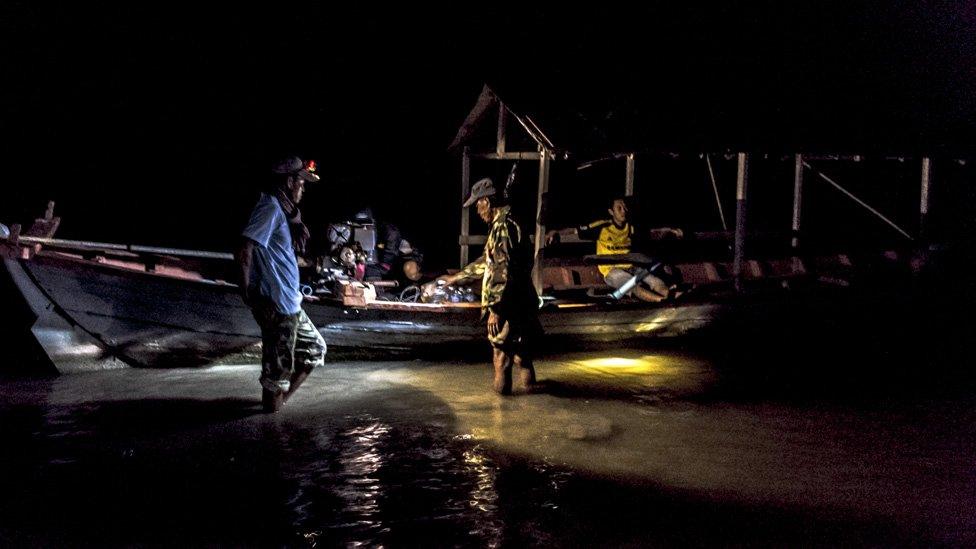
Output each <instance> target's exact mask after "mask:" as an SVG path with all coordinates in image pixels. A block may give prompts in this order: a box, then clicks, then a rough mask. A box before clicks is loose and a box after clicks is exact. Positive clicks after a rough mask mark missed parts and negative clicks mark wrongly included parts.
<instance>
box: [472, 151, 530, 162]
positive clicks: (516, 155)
mask: <svg viewBox="0 0 976 549" xmlns="http://www.w3.org/2000/svg"><path fill="white" fill-rule="evenodd" d="M471 158H478V159H482V160H538V159H539V153H537V152H506V153H504V154H498V153H497V152H491V153H471Z"/></svg>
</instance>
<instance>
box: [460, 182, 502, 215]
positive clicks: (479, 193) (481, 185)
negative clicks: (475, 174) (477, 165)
mask: <svg viewBox="0 0 976 549" xmlns="http://www.w3.org/2000/svg"><path fill="white" fill-rule="evenodd" d="M494 194H495V184H494V183H492V182H491V178H490V177H486V178H484V179H479V180H478V182H477V183H475V184H474V185H473V186H472V187H471V196H469V197H468V199H467V200H466V201H465V202H464V207H465V208H467V207H468V206H470V205H472V204H474V203H475V202H477V201H478V199H479V198H484V197H486V196H494Z"/></svg>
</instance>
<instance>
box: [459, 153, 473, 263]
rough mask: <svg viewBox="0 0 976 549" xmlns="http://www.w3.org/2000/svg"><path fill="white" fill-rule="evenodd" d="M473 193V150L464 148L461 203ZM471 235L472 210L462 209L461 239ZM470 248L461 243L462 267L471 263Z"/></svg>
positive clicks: (465, 243)
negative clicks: (469, 257)
mask: <svg viewBox="0 0 976 549" xmlns="http://www.w3.org/2000/svg"><path fill="white" fill-rule="evenodd" d="M470 192H471V150H470V148H469V147H464V152H463V153H462V155H461V201H462V204H463V202H464V201H465V200H467V199H468V194H469V193H470ZM470 233H471V210H470V208H465V207H463V206H462V207H461V239H465V238H467V236H468V235H469V234H470ZM468 253H469V248H468V244H467V242H466V241H464V242H462V243H461V267H464V266H465V265H467V264H468V263H470V261H469V260H468Z"/></svg>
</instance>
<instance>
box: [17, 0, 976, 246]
mask: <svg viewBox="0 0 976 549" xmlns="http://www.w3.org/2000/svg"><path fill="white" fill-rule="evenodd" d="M670 4H671V3H659V4H657V5H651V6H647V7H641V8H636V9H635V8H630V9H629V10H611V9H609V8H606V9H592V8H591V9H589V10H581V9H580V10H574V11H571V12H567V11H565V10H559V11H556V10H555V9H553V10H547V9H544V8H542V7H524V6H523V7H521V8H518V9H517V10H507V9H504V8H502V7H490V6H488V5H487V4H485V5H483V6H478V7H477V8H475V7H464V8H437V9H435V8H417V7H415V6H413V5H409V6H400V7H393V8H388V7H380V6H379V5H373V6H365V7H355V8H354V7H345V8H336V7H333V6H331V5H328V4H326V3H318V4H315V5H312V6H306V7H303V8H299V7H284V6H278V5H275V6H274V7H270V6H269V7H265V8H254V9H247V10H242V9H240V8H234V9H225V10H215V9H209V10H207V11H204V10H202V9H201V8H199V7H194V8H189V7H177V6H175V5H173V4H157V5H156V6H155V7H154V8H153V7H146V6H144V5H140V7H138V8H136V7H131V6H130V7H93V6H91V5H88V4H85V5H79V6H74V7H61V8H56V9H55V8H45V7H38V6H35V5H34V3H32V2H5V3H4V4H3V6H2V7H0V35H2V36H3V38H0V40H2V42H3V44H2V45H3V49H4V52H5V53H4V55H3V56H2V58H0V73H2V74H3V85H2V87H0V103H2V104H0V117H2V119H0V128H2V131H3V134H4V138H3V140H2V142H3V144H2V145H0V158H2V160H3V163H2V166H0V181H2V185H3V190H4V194H3V198H2V199H0V220H2V221H4V222H8V223H9V222H12V221H17V220H21V221H23V220H26V218H27V217H28V216H29V215H32V214H33V213H34V212H37V211H40V210H41V209H43V205H44V202H45V201H46V200H47V199H48V198H53V199H55V200H57V201H58V204H59V206H58V208H59V212H60V214H61V215H62V216H63V217H64V222H63V225H62V231H61V233H60V235H61V236H63V237H66V238H90V239H101V240H111V241H139V242H145V243H151V244H172V245H179V246H185V247H200V248H213V249H228V248H230V247H231V246H232V242H233V239H234V237H235V235H236V234H237V232H238V230H239V226H240V224H241V223H243V221H244V219H243V218H244V217H246V215H247V213H248V210H249V208H250V205H251V203H252V201H253V199H254V197H255V193H256V191H257V189H258V188H259V187H260V185H261V184H262V182H263V180H262V177H263V174H264V173H265V172H266V170H267V166H268V164H269V162H270V160H271V159H273V158H274V157H276V156H279V155H280V154H282V153H287V152H294V153H298V154H300V155H304V156H307V157H312V158H316V159H318V160H319V161H320V163H321V165H322V167H323V174H324V175H325V178H326V179H327V180H328V181H329V183H327V184H326V185H324V186H322V187H319V188H316V189H313V190H311V191H310V193H309V194H308V196H307V200H308V205H307V210H308V211H309V214H310V213H312V212H314V213H315V214H316V215H317V216H318V217H319V218H326V217H336V216H341V215H342V214H344V213H347V211H348V209H349V208H350V207H352V206H353V205H355V204H361V203H363V202H365V201H366V200H367V199H368V200H369V201H370V202H371V203H372V205H373V206H374V208H375V209H377V210H378V211H379V212H380V213H381V214H384V215H385V216H386V217H387V218H389V219H392V220H394V221H396V222H398V223H399V224H400V225H402V226H404V227H405V228H407V229H408V231H409V232H413V233H414V234H418V235H420V238H419V239H420V240H425V241H427V243H426V247H427V248H429V249H431V248H438V247H439V246H441V247H445V248H448V249H449V248H450V243H453V242H454V238H455V234H456V230H457V222H456V216H457V210H456V208H454V207H453V206H452V207H450V208H443V206H442V205H443V204H444V203H446V202H449V203H451V204H453V203H454V201H455V200H457V199H458V197H457V196H456V195H457V191H456V186H457V175H458V171H459V162H458V159H457V157H456V155H452V154H450V153H448V152H447V151H446V146H447V144H448V143H449V142H450V140H451V138H453V136H454V132H455V130H456V129H457V127H458V126H459V125H460V122H461V121H462V120H463V119H464V116H465V115H466V114H467V111H468V109H469V108H470V107H471V106H472V105H473V103H474V100H475V99H476V97H477V94H478V92H479V91H480V88H481V85H482V83H484V82H486V81H487V82H491V83H492V84H495V85H497V86H498V87H499V88H501V89H509V90H512V92H513V93H512V95H515V94H516V93H518V94H519V95H520V97H524V98H525V99H524V100H525V101H526V103H528V104H533V102H537V100H538V98H539V96H540V95H541V93H542V92H545V93H546V94H555V95H559V96H560V97H562V100H563V101H565V102H567V103H570V102H572V103H577V102H578V104H573V105H561V107H564V108H580V109H582V108H589V107H593V108H597V109H600V108H604V109H606V110H611V111H613V110H616V112H618V113H625V114H626V115H627V116H628V117H630V115H633V116H632V117H631V118H632V119H633V120H636V121H640V123H641V124H644V127H645V129H646V128H647V127H651V128H662V129H666V130H667V131H666V132H665V131H661V132H657V133H655V132H653V131H651V132H648V131H644V132H642V133H639V138H640V139H641V140H642V142H643V144H647V143H652V144H653V145H654V146H658V147H664V146H666V145H667V144H668V142H669V141H672V140H673V141H674V142H676V143H678V142H680V143H683V144H685V145H689V146H694V145H695V144H703V145H708V146H718V147H721V146H722V145H727V146H732V145H734V144H761V145H763V146H768V145H770V144H776V140H777V139H784V140H786V141H788V142H789V143H788V145H796V146H800V147H803V146H808V147H809V146H817V147H820V148H831V146H832V145H833V144H839V145H842V146H845V147H848V148H851V147H856V146H863V145H868V146H870V145H874V146H875V147H876V148H891V149H897V150H899V151H900V152H915V151H935V152H939V151H948V152H951V153H952V154H959V151H968V150H971V148H972V147H973V145H974V140H973V136H974V135H976V132H974V129H973V128H974V126H976V107H974V106H973V101H972V98H973V90H974V89H976V87H974V84H976V68H974V67H976V65H974V63H973V60H974V57H973V51H974V40H976V39H974V38H973V37H974V36H976V32H974V31H976V29H974V26H976V8H974V7H973V4H972V3H968V2H967V3H950V2H946V3H914V4H911V5H908V6H907V7H906V6H904V5H903V6H902V7H900V8H898V10H897V11H891V9H890V8H889V7H887V6H885V5H884V4H881V3H879V5H865V4H856V3H846V2H845V3H836V4H833V5H832V6H833V7H830V5H825V4H823V3H810V4H809V5H794V4H793V3H788V4H789V5H788V6H786V7H779V4H780V3H777V2H769V3H752V4H749V5H748V6H747V7H741V6H740V7H736V8H731V7H723V8H714V7H708V6H693V7H681V8H675V7H672V6H671V5H670ZM563 92H565V93H563ZM631 118H628V119H631ZM791 120H799V121H801V122H799V123H792V122H790V121H791ZM744 128H747V129H744ZM787 128H789V131H788V132H785V133H784V131H785V129H787ZM662 134H665V135H663V136H662ZM879 143H880V144H879ZM780 145H781V146H787V145H783V144H782V143H780ZM440 189H443V190H440ZM439 226H444V227H445V228H446V234H444V233H439V232H438V231H437V227H439ZM438 237H439V238H440V240H437V239H438ZM435 255H436V254H435Z"/></svg>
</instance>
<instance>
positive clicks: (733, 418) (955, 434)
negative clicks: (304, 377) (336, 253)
mask: <svg viewBox="0 0 976 549" xmlns="http://www.w3.org/2000/svg"><path fill="white" fill-rule="evenodd" d="M817 360H821V359H819V358H818V359H817ZM813 365H814V366H815V365H816V364H815V363H814V364H813ZM779 366H782V368H784V369H786V368H790V367H791V366H793V365H792V364H782V365H779ZM538 370H539V377H540V379H544V380H545V381H546V385H545V392H543V393H541V394H531V395H518V396H516V397H513V398H503V397H499V396H496V395H494V394H492V393H491V392H490V382H491V373H490V371H489V368H488V366H487V365H482V364H476V363H459V362H443V361H440V362H425V361H387V362H382V361H380V362H354V361H349V362H330V363H329V364H328V365H327V367H326V368H323V369H320V370H317V371H315V372H314V373H313V375H312V376H311V377H310V378H309V379H308V381H307V382H306V384H305V385H304V386H303V387H302V388H301V390H300V391H299V392H298V393H296V395H295V397H294V398H293V399H292V400H291V401H290V402H289V403H288V404H287V405H286V407H285V408H284V409H283V410H282V411H281V412H280V413H278V414H275V415H266V414H263V413H261V412H260V410H259V408H260V402H259V400H260V398H259V394H258V390H257V382H256V378H257V375H258V367H257V366H256V365H224V366H215V367H211V368H206V369H195V370H194V369H186V370H180V369H177V370H119V371H110V372H101V373H92V374H79V375H72V376H62V377H60V378H56V379H53V380H48V381H7V382H4V383H3V394H4V395H5V397H4V399H3V402H2V404H0V435H2V437H3V439H4V441H5V443H4V445H3V448H4V449H3V450H0V459H2V464H0V474H2V476H3V478H4V482H3V484H4V485H5V488H4V490H3V491H2V494H0V517H2V518H0V541H2V542H3V544H4V545H7V546H9V545H34V544H45V545H47V544H58V545H61V544H96V545H103V544H110V545H116V544H173V543H190V544H201V543H203V544H206V543H220V544H231V545H268V544H270V545H281V544H284V545H295V546H306V545H318V546H332V545H359V544H363V545H369V546H374V545H424V546H441V545H475V546H499V545H524V544H529V545H551V544H556V545H607V546H620V545H687V544H708V545H728V544H749V545H755V544H759V545H791V546H793V545H803V546H808V545H838V544H842V545H889V546H890V545H926V546H929V545H931V544H939V545H942V544H947V545H972V544H973V543H974V542H976V536H974V534H973V531H974V526H976V511H974V509H976V505H974V504H976V473H974V470H973V463H974V460H973V458H974V456H976V422H974V421H973V419H974V415H976V407H974V399H973V398H972V397H970V396H968V395H969V394H971V393H967V392H966V391H959V392H957V391H951V390H950V391H948V392H947V391H936V392H935V393H933V391H922V390H920V391H917V392H915V393H914V394H913V393H912V389H911V388H912V386H913V385H914V384H913V382H912V380H911V373H910V370H908V369H902V370H901V373H900V374H899V375H898V379H897V380H895V381H894V382H893V384H894V385H893V386H897V387H898V388H899V389H900V390H901V392H897V393H895V392H892V391H891V390H884V391H879V393H878V394H872V395H868V396H865V395H864V394H863V391H860V390H859V388H863V387H866V386H867V385H868V383H865V379H869V378H870V377H871V376H866V377H864V378H861V379H857V376H854V375H853V374H851V375H849V376H848V377H845V374H844V372H845V370H844V369H843V368H837V367H833V368H831V367H826V365H824V367H823V368H822V369H821V370H817V369H816V368H815V367H811V364H805V365H804V368H803V369H801V370H798V371H799V372H801V373H799V374H796V375H789V376H785V377H784V376H781V375H780V374H776V373H774V372H781V371H783V370H782V369H779V368H778V367H777V365H775V364H766V365H765V366H764V368H760V369H758V370H756V371H753V372H752V373H751V374H750V375H744V374H742V373H735V374H730V372H729V370H728V369H727V368H726V367H724V366H723V365H722V362H721V361H718V360H716V359H715V357H714V356H713V357H709V358H704V357H701V356H697V357H696V356H694V355H691V354H689V353H687V352H680V351H676V350H672V351H667V352H663V351H659V352H651V351H647V350H643V351H638V350H631V351H624V350H619V351H616V352H612V353H609V352H599V353H597V352H593V353H578V354H572V355H564V356H559V357H550V358H548V359H546V360H542V361H540V362H539V363H538ZM871 375H877V374H871ZM919 375H920V376H921V375H922V373H921V372H920V373H919ZM814 380H818V381H814ZM794 385H803V387H805V388H806V389H808V390H809V389H810V387H811V386H813V387H814V388H816V387H818V386H819V387H835V388H842V387H845V386H847V387H849V388H850V387H853V389H852V390H850V391H844V390H837V391H834V392H833V393H832V394H823V393H822V392H821V391H816V390H814V391H807V392H804V391H789V390H787V389H789V388H790V387H792V386H794ZM872 385H873V386H876V385H877V384H876V383H875V384H872ZM923 385H924V384H920V386H923ZM890 388H891V385H889V389H890ZM852 395H855V396H856V398H851V396H852Z"/></svg>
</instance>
